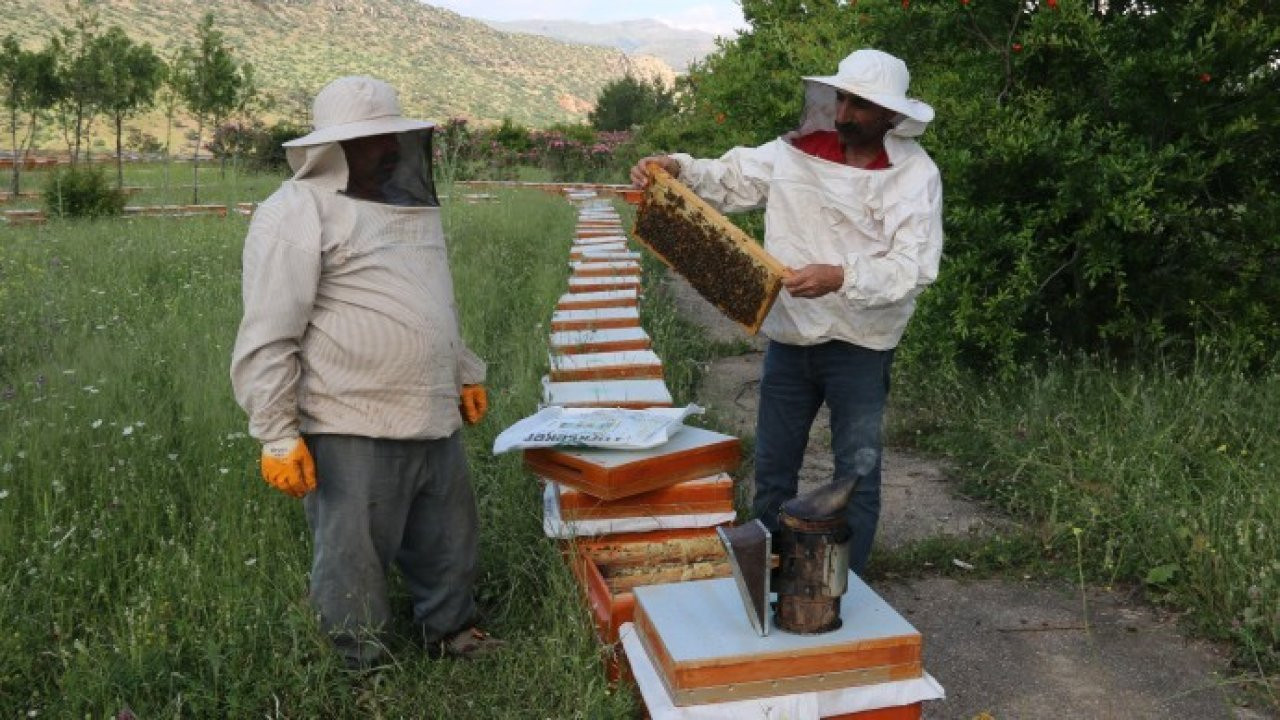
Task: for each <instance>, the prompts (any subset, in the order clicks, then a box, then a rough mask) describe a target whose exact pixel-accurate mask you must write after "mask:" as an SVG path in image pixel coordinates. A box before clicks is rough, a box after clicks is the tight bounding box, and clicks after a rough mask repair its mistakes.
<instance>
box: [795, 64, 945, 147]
mask: <svg viewBox="0 0 1280 720" xmlns="http://www.w3.org/2000/svg"><path fill="white" fill-rule="evenodd" d="M804 81H805V107H804V112H803V114H802V115H801V118H800V127H799V128H798V129H797V131H796V132H797V134H798V135H806V134H808V133H811V132H815V131H818V130H834V129H835V118H836V91H843V92H846V93H849V94H851V95H857V96H858V97H861V98H865V99H867V100H870V101H871V102H873V103H875V104H876V105H879V106H880V107H883V108H887V109H889V110H892V111H893V112H895V113H897V115H898V117H897V119H896V122H895V123H894V127H893V129H892V130H890V131H889V134H890V135H898V136H900V137H916V136H918V135H920V134H921V133H923V132H924V131H925V128H926V127H928V125H929V122H930V121H931V120H933V108H932V107H929V106H928V105H927V104H925V103H923V102H921V101H919V100H916V99H914V98H910V97H907V85H908V84H909V83H910V81H911V74H910V73H909V72H908V71H907V64H906V63H904V62H903V61H902V60H899V59H898V58H896V57H894V56H892V55H890V54H889V53H886V52H882V51H880V50H872V49H870V48H864V49H861V50H855V51H854V52H852V53H850V54H849V55H848V56H847V57H845V59H843V60H841V61H840V65H839V66H838V67H837V68H836V74H835V75H810V76H806V77H805V78H804Z"/></svg>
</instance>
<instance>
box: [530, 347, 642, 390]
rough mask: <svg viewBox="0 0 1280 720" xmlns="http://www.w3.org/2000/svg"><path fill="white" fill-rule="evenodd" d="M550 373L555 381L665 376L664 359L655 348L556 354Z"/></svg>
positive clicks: (553, 357) (549, 375) (551, 363)
mask: <svg viewBox="0 0 1280 720" xmlns="http://www.w3.org/2000/svg"><path fill="white" fill-rule="evenodd" d="M550 360H551V362H550V369H549V370H548V373H547V375H548V377H550V378H551V380H552V381H553V382H573V381H577V380H621V379H627V378H657V379H661V378H662V359H661V358H659V357H658V354H657V353H655V352H653V351H652V350H624V351H622V352H608V353H580V354H575V355H552V356H551V358H550Z"/></svg>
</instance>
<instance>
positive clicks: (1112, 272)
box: [636, 0, 1280, 376]
mask: <svg viewBox="0 0 1280 720" xmlns="http://www.w3.org/2000/svg"><path fill="white" fill-rule="evenodd" d="M1268 6H1269V4H1268V3H1265V2H1259V1H1258V0H1240V2H1233V3H1180V2H1173V1H1172V0H1149V1H1148V2H1144V3H1139V4H1131V3H1080V2H1070V3H1068V2H1038V3H1027V2H1023V1H1022V0H984V2H981V3H978V2H973V3H955V2H947V3H940V2H939V3H905V2H896V1H895V2H890V1H888V0H879V1H877V2H872V1H870V0H868V1H867V2H862V3H774V2H767V1H766V0H744V1H743V2H742V8H743V13H744V16H745V17H746V19H747V21H748V22H749V23H750V24H751V25H752V29H751V30H749V31H747V32H744V33H742V34H741V35H739V36H738V37H737V38H736V39H735V40H733V41H732V42H729V43H726V44H725V45H724V46H722V47H721V49H720V50H719V51H718V52H717V53H715V54H713V55H712V56H711V57H709V58H708V59H707V60H706V61H704V62H703V63H701V64H695V65H694V66H693V67H692V68H691V69H690V72H689V76H688V78H687V79H686V80H685V82H684V84H683V85H682V88H681V89H682V94H681V96H680V97H679V113H678V114H677V115H676V116H675V117H674V118H669V119H664V120H662V121H659V122H656V123H653V124H652V126H646V127H645V128H644V131H643V132H642V137H641V138H639V139H638V140H637V143H636V146H637V149H640V148H646V147H652V146H657V147H658V148H659V149H662V150H684V151H686V152H692V153H694V154H696V155H700V156H704V157H705V156H718V155H719V154H721V153H722V152H724V151H725V150H727V149H729V147H731V146H733V145H738V144H758V143H761V142H765V141H767V140H770V139H772V138H773V137H776V136H777V135H778V134H779V133H780V132H782V131H785V130H788V129H790V128H792V127H794V126H795V124H796V121H797V119H798V113H799V111H800V107H801V102H802V84H801V82H800V76H802V75H815V74H816V75H823V74H828V73H830V72H832V71H833V70H834V69H835V67H836V64H837V62H838V61H839V60H840V58H841V57H843V56H844V55H846V54H847V53H848V52H850V51H851V50H853V49H855V48H857V47H878V48H881V49H883V50H886V51H888V52H891V53H894V54H896V55H898V56H899V57H902V58H903V59H904V60H905V61H906V62H907V64H908V65H909V66H910V68H911V73H912V88H911V93H912V94H913V95H915V96H917V97H921V98H922V99H924V100H925V101H927V102H929V103H931V104H932V105H933V106H934V107H935V108H936V109H937V111H938V114H937V120H936V122H935V123H934V124H933V125H934V126H933V127H932V128H931V129H930V130H929V131H928V132H927V133H926V134H925V135H924V137H923V138H922V140H921V142H922V143H923V144H924V145H925V146H927V148H928V149H929V151H930V152H931V153H932V154H933V157H934V159H935V160H936V161H937V163H938V166H939V168H940V169H941V171H942V180H943V189H944V196H945V199H944V206H945V217H944V222H945V224H946V243H947V245H946V250H945V257H944V261H943V266H942V274H941V276H940V278H939V282H938V285H937V287H935V288H934V289H932V290H931V291H929V292H928V293H926V294H925V295H924V296H923V298H922V300H921V306H920V311H919V313H918V314H917V317H916V319H915V320H914V321H913V327H912V329H911V330H910V331H909V332H908V334H907V342H906V345H905V346H904V350H905V351H906V353H905V354H906V355H909V356H910V355H917V354H918V355H919V358H920V359H921V360H924V361H926V362H927V363H928V364H929V365H930V366H932V367H937V366H939V365H940V364H955V365H958V366H962V367H970V368H977V369H983V370H993V371H995V372H997V373H999V374H1001V375H1005V376H1008V375H1009V374H1010V373H1012V372H1013V371H1014V370H1015V369H1016V368H1018V367H1019V366H1020V365H1021V363H1023V362H1025V361H1027V360H1030V359H1036V358H1042V357H1045V356H1052V355H1056V354H1059V353H1064V354H1068V355H1071V354H1074V353H1077V352H1086V353H1093V352H1102V353H1106V354H1109V355H1111V356H1114V357H1117V358H1130V359H1135V358H1142V357H1151V356H1155V355H1159V356H1163V357H1166V358H1190V357H1193V356H1194V353H1195V350H1196V348H1197V347H1198V346H1202V345H1203V344H1204V343H1205V342H1206V341H1213V342H1230V343H1232V345H1233V346H1234V347H1238V348H1240V349H1241V351H1242V352H1244V353H1245V356H1246V359H1247V360H1249V361H1252V363H1253V366H1254V367H1258V366H1261V365H1263V364H1265V363H1266V362H1268V360H1269V358H1271V357H1272V356H1273V355H1274V353H1275V352H1276V351H1277V349H1280V304H1277V303H1275V302H1274V300H1273V299H1274V298H1276V297H1280V235H1278V234H1277V233H1276V231H1275V227H1276V222H1277V219H1278V218H1280V182H1278V181H1277V180H1276V178H1278V177H1280V145H1277V144H1276V143H1275V142H1274V138H1275V137H1276V136H1277V133H1280V66H1278V65H1277V64H1276V62H1275V48H1276V47H1277V46H1280V24H1277V22H1276V17H1275V11H1274V10H1271V9H1269V7H1268ZM1134 7H1139V8H1141V9H1134Z"/></svg>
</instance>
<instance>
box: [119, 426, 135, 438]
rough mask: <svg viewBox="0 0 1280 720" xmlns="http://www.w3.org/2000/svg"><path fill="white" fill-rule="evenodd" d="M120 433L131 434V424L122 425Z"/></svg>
mask: <svg viewBox="0 0 1280 720" xmlns="http://www.w3.org/2000/svg"><path fill="white" fill-rule="evenodd" d="M120 434H121V435H124V436H125V437H128V436H130V435H132V434H133V426H132V425H125V426H124V429H123V430H121V431H120Z"/></svg>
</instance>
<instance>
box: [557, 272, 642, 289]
mask: <svg viewBox="0 0 1280 720" xmlns="http://www.w3.org/2000/svg"><path fill="white" fill-rule="evenodd" d="M626 288H635V289H636V290H639V289H640V276H639V275H607V276H600V277H570V278H569V292H600V291H601V290H624V289H626Z"/></svg>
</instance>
